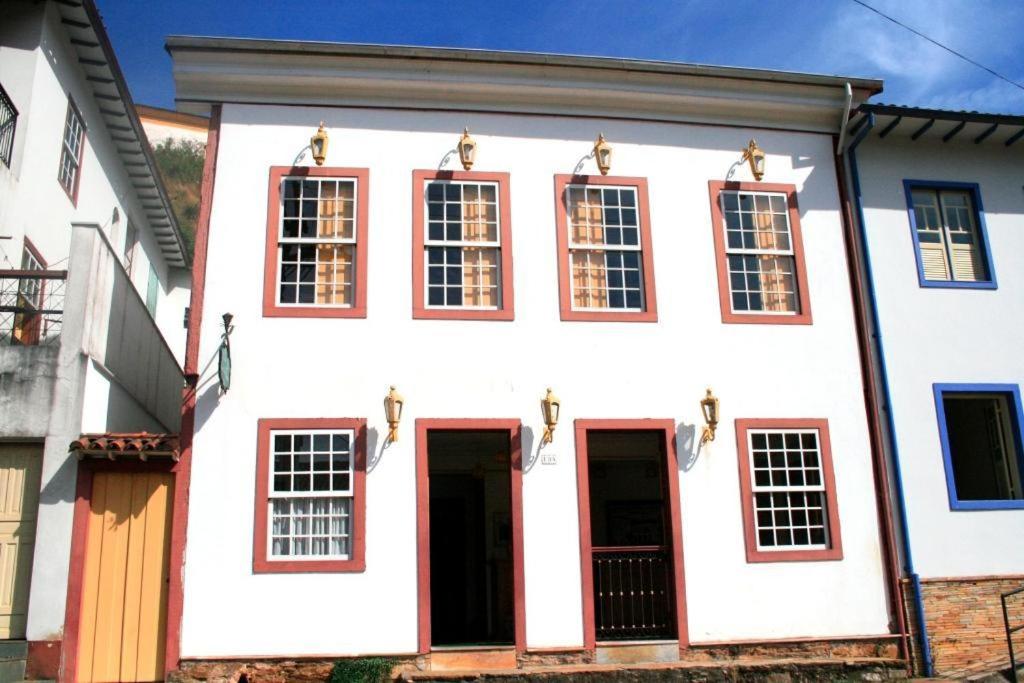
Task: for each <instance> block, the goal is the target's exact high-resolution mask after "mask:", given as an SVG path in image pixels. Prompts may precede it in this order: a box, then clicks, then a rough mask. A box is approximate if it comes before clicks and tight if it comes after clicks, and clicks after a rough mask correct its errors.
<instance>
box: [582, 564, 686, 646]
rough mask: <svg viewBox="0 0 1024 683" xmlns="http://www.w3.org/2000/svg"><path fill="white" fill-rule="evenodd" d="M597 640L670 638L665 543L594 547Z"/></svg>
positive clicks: (673, 627) (672, 626)
mask: <svg viewBox="0 0 1024 683" xmlns="http://www.w3.org/2000/svg"><path fill="white" fill-rule="evenodd" d="M592 554H593V559H594V623H595V626H596V636H597V639H598V640H646V639H660V638H666V639H667V638H675V637H676V625H675V617H674V614H675V600H674V598H673V593H672V586H673V583H672V557H671V554H670V553H669V549H668V548H667V547H664V546H624V547H615V548H608V547H604V548H594V549H593V553H592Z"/></svg>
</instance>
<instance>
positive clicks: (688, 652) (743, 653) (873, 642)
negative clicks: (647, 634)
mask: <svg viewBox="0 0 1024 683" xmlns="http://www.w3.org/2000/svg"><path fill="white" fill-rule="evenodd" d="M898 657H899V636H891V637H890V636H879V637H870V638H828V639H822V640H767V641H744V642H735V643H704V644H700V643H695V644H691V645H690V647H689V648H687V649H685V650H683V651H682V653H681V654H680V657H679V658H680V660H681V661H684V662H723V661H731V660H740V659H742V660H748V661H749V660H758V659H871V658H883V659H897V658H898Z"/></svg>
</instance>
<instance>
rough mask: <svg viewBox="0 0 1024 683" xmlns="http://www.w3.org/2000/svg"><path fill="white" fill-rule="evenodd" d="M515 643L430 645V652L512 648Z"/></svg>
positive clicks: (514, 647)
mask: <svg viewBox="0 0 1024 683" xmlns="http://www.w3.org/2000/svg"><path fill="white" fill-rule="evenodd" d="M514 649H516V646H515V645H508V644H505V643H501V644H495V645H472V644H470V645H431V646H430V651H431V652H479V651H481V650H514Z"/></svg>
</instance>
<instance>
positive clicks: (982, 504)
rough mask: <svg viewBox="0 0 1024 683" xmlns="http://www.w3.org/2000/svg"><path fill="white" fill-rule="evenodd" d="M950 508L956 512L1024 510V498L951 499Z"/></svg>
mask: <svg viewBox="0 0 1024 683" xmlns="http://www.w3.org/2000/svg"><path fill="white" fill-rule="evenodd" d="M949 509H950V510H952V511H954V512H963V511H971V510H975V511H977V510H1024V500H951V501H950V502H949Z"/></svg>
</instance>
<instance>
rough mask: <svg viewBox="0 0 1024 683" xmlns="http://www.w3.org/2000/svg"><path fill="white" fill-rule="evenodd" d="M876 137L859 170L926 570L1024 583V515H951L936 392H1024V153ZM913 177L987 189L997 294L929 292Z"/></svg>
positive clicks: (911, 504) (912, 518) (911, 514)
mask: <svg viewBox="0 0 1024 683" xmlns="http://www.w3.org/2000/svg"><path fill="white" fill-rule="evenodd" d="M869 140H870V141H869V142H867V143H865V144H863V145H861V147H860V148H859V149H858V150H857V162H858V167H859V169H860V178H861V186H862V190H863V196H864V215H865V224H866V228H867V235H868V241H869V247H870V250H871V258H872V262H871V263H872V268H873V270H874V277H875V288H876V291H877V298H878V310H879V316H880V324H881V331H882V337H883V340H884V345H885V354H886V363H887V365H888V374H889V382H890V387H891V393H892V410H893V415H894V418H895V423H896V437H897V439H898V448H899V456H900V465H901V468H902V471H903V485H904V489H905V492H906V504H907V516H908V524H909V531H910V534H909V535H910V541H911V550H912V552H913V555H914V564H915V569H916V570H917V572H918V574H920V576H921V577H922V578H928V577H947V576H953V577H955V576H981V575H991V574H1020V573H1022V572H1024V545H1022V544H1020V543H1018V542H1016V541H1015V540H1011V539H1019V538H1020V537H1021V535H1022V534H1024V510H994V511H981V510H971V511H966V510H961V511H954V510H951V509H950V503H949V496H948V494H947V489H946V475H945V472H944V470H943V460H942V447H941V441H940V436H939V427H938V421H937V416H936V410H935V398H934V395H933V392H932V385H933V384H935V383H972V384H978V383H998V384H1017V385H1019V384H1021V383H1024V358H1022V357H1021V354H1020V353H1018V352H1016V350H1015V349H1017V348H1018V347H1019V340H1020V338H1021V335H1022V333H1024V256H1022V254H1024V193H1022V192H1021V174H1020V169H1021V165H1020V152H1019V150H1015V149H1013V148H1011V149H1006V148H1005V147H1004V146H1003V145H1001V144H999V145H995V144H993V145H985V146H979V145H974V144H973V143H972V142H970V140H966V141H964V142H951V143H948V144H942V143H938V142H931V143H928V142H925V141H919V142H916V143H910V142H900V141H889V140H886V141H883V142H879V141H877V140H874V139H869ZM953 158H955V163H953V162H951V159H953ZM904 179H913V180H936V181H952V182H965V183H978V184H979V186H980V191H981V198H982V203H983V205H984V209H985V224H986V226H987V233H988V239H989V243H990V247H991V253H992V268H993V270H994V272H995V275H996V280H997V283H998V289H996V290H977V289H973V290H964V289H941V288H924V287H921V286H920V284H919V281H918V274H917V265H916V261H915V257H914V249H915V247H914V241H913V236H912V234H911V227H910V220H909V216H908V214H907V206H906V195H905V193H904V189H903V180H904Z"/></svg>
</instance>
